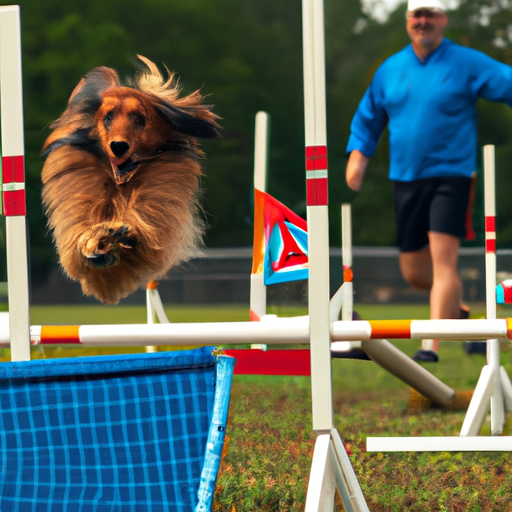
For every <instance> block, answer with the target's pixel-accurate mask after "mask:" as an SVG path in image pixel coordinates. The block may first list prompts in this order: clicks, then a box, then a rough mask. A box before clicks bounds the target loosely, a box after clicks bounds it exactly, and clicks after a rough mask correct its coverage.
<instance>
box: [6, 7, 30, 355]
mask: <svg viewBox="0 0 512 512" xmlns="http://www.w3.org/2000/svg"><path fill="white" fill-rule="evenodd" d="M0 51H1V52H2V53H1V56H0V90H1V93H2V94H1V103H0V109H1V113H2V120H1V124H0V127H1V130H2V199H3V208H4V215H5V228H6V245H7V280H8V293H9V305H10V309H11V311H10V312H9V330H10V333H11V337H12V340H13V343H12V344H11V357H12V359H13V360H15V361H23V360H29V359H30V342H29V327H30V313H29V294H28V256H27V254H28V253H27V226H26V213H27V210H26V201H25V163H24V162H25V150H24V133H23V98H22V78H21V36H20V19H19V8H18V7H17V6H1V7H0Z"/></svg>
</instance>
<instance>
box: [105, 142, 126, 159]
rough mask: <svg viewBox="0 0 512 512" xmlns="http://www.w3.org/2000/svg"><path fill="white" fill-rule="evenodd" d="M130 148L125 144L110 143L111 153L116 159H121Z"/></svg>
mask: <svg viewBox="0 0 512 512" xmlns="http://www.w3.org/2000/svg"><path fill="white" fill-rule="evenodd" d="M129 147H130V146H129V145H128V143H127V142H124V141H121V142H117V141H114V142H111V143H110V149H111V150H112V153H114V155H115V156H117V158H120V157H122V156H123V155H124V154H125V153H126V152H127V151H128V148H129Z"/></svg>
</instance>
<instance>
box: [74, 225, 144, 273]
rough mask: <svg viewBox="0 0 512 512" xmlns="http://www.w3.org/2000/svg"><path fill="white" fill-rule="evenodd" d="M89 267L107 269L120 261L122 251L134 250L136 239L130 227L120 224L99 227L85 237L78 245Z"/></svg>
mask: <svg viewBox="0 0 512 512" xmlns="http://www.w3.org/2000/svg"><path fill="white" fill-rule="evenodd" d="M78 246H79V249H80V251H81V253H82V254H83V255H84V256H85V258H86V261H87V263H88V264H89V265H91V266H93V267H96V268H107V267H111V266H112V265H116V264H117V263H119V260H120V249H133V248H134V247H135V238H134V237H133V235H132V233H131V230H130V228H129V227H128V226H126V225H124V224H122V223H120V222H118V223H108V224H102V225H98V226H95V227H93V228H92V230H91V231H90V232H89V233H87V234H85V235H83V236H82V237H81V239H80V241H79V243H78Z"/></svg>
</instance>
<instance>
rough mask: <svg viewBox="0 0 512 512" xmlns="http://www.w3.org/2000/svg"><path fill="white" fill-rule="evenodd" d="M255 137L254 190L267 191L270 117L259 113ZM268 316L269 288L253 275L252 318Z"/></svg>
mask: <svg viewBox="0 0 512 512" xmlns="http://www.w3.org/2000/svg"><path fill="white" fill-rule="evenodd" d="M254 131H255V136H254V188H255V189H258V190H261V192H266V191H267V164H268V138H269V115H268V114H267V113H266V112H258V113H257V114H256V120H255V130H254ZM266 314H267V288H266V286H265V285H264V284H263V275H262V274H257V273H254V274H251V296H250V318H251V320H259V319H260V318H262V317H263V316H264V315H266Z"/></svg>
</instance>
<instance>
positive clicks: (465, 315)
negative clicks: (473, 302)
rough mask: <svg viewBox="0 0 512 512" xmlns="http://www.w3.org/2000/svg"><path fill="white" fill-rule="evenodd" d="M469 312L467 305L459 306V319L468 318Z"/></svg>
mask: <svg viewBox="0 0 512 512" xmlns="http://www.w3.org/2000/svg"><path fill="white" fill-rule="evenodd" d="M470 314H471V310H470V309H469V307H468V306H466V305H464V306H461V307H460V319H461V320H467V319H468V318H469V315H470Z"/></svg>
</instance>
